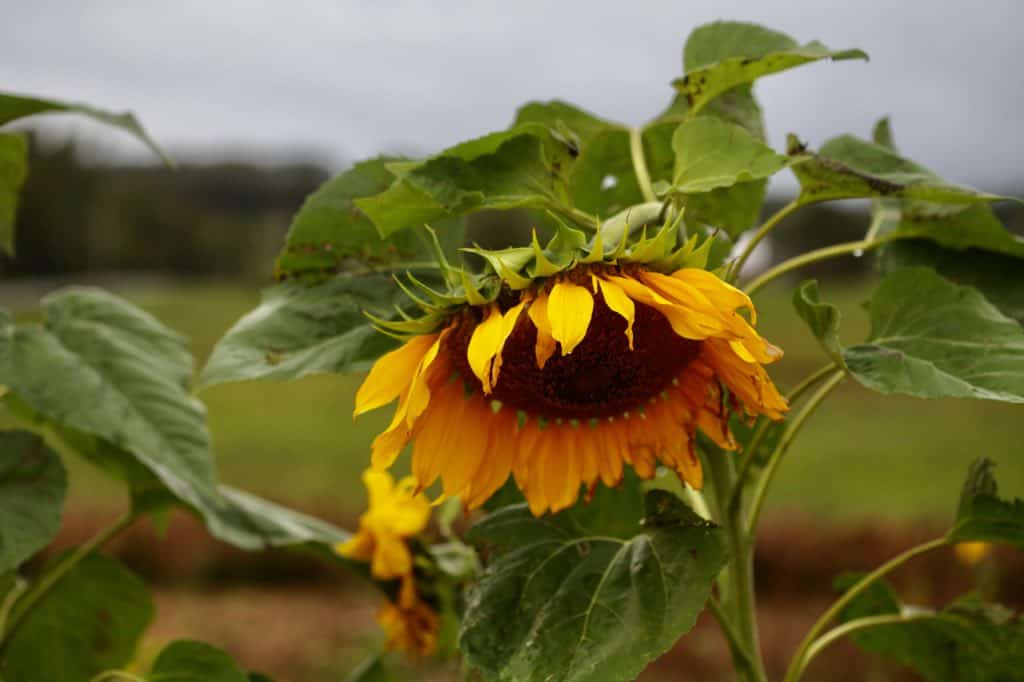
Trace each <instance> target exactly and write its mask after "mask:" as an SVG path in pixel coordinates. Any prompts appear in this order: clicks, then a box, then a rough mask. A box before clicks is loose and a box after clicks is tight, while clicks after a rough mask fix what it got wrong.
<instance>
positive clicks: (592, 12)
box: [0, 0, 1024, 189]
mask: <svg viewBox="0 0 1024 682" xmlns="http://www.w3.org/2000/svg"><path fill="white" fill-rule="evenodd" d="M5 4H6V5H7V6H6V7H5V8H4V14H5V18H4V22H3V24H2V25H0V45H2V46H3V49H2V54H3V56H2V58H0V89H8V90H15V91H21V92H31V93H40V94H50V95H57V96H63V97H65V98H69V99H75V100H81V101H86V102H89V103H92V104H96V105H102V106H106V107H111V108H132V109H134V110H135V111H136V112H137V113H138V114H139V115H140V116H141V117H142V119H143V120H144V122H145V123H146V125H147V126H148V127H149V129H150V131H151V132H152V133H153V135H154V136H155V137H156V138H157V139H158V140H160V141H161V142H163V143H164V144H165V145H166V146H168V147H169V148H171V149H172V151H174V152H176V153H177V154H178V155H179V156H183V157H185V158H194V157H195V156H196V155H202V156H214V155H217V154H219V153H221V152H222V151H224V150H225V149H228V150H230V151H232V152H235V153H244V154H247V155H249V156H256V157H267V156H271V157H287V156H303V155H306V154H312V155H315V156H316V157H317V158H319V159H322V160H326V161H328V162H330V163H332V164H334V165H338V164H340V163H342V162H343V160H344V159H347V158H357V157H363V156H368V155H372V154H374V153H378V152H380V151H386V150H421V151H425V152H426V151H433V150H436V149H439V148H441V147H443V146H446V145H448V144H451V143H454V142H456V141H458V140H460V139H464V138H468V137H473V136H476V135H479V134H483V133H486V132H489V131H491V130H495V129H499V128H503V127H505V126H507V124H508V122H509V121H510V119H511V116H512V113H513V111H514V110H515V108H516V107H517V106H518V105H519V104H521V103H522V102H524V101H527V100H529V99H549V98H553V97H560V98H563V99H567V100H569V101H571V102H573V103H575V104H577V105H580V106H583V107H585V108H587V109H590V110H591V111H594V112H595V113H598V114H600V115H603V116H606V117H609V118H615V119H618V120H621V121H624V122H629V123H639V122H641V121H642V120H644V119H645V118H647V117H649V116H651V115H653V114H654V113H656V112H657V111H658V110H659V109H660V108H661V107H662V106H663V105H664V104H665V102H666V101H667V100H668V98H669V97H670V94H671V93H670V90H669V87H668V82H669V81H670V80H671V79H672V78H673V77H675V76H677V75H679V73H680V70H681V65H680V51H681V46H682V43H683V40H684V39H685V37H686V35H687V34H688V33H689V31H690V30H691V29H692V28H693V27H694V26H696V25H698V24H700V23H704V22H707V21H711V20H714V19H718V18H727V19H745V20H750V21H756V22H759V23H764V24H766V25H769V26H771V27H773V28H777V29H780V30H783V31H786V32H787V33H790V34H791V35H793V36H794V37H795V38H796V39H797V40H800V41H802V42H803V41H807V40H811V39H819V40H821V41H822V42H824V43H826V44H827V45H829V46H831V47H835V48H846V47H861V48H863V49H865V50H866V51H867V52H868V53H870V55H871V57H872V61H871V62H870V63H867V64H865V63H861V62H843V63H835V64H816V65H812V66H809V67H804V68H802V69H799V70H797V71H792V72H789V73H786V74H781V75H777V76H773V77H770V78H768V79H765V80H763V81H761V83H760V84H759V86H758V93H759V95H760V97H761V99H762V103H763V104H764V108H765V110H766V112H767V116H768V126H769V133H770V137H771V140H772V141H773V142H774V143H775V144H776V145H780V144H781V143H782V140H783V138H784V135H785V133H786V132H788V131H794V132H797V133H799V134H800V136H801V137H802V138H804V139H806V140H808V141H810V142H811V143H812V144H815V145H816V144H819V143H820V142H821V141H822V140H823V139H825V138H827V137H829V136H831V135H833V134H838V133H842V132H854V133H858V134H866V133H867V132H868V131H869V130H870V127H871V125H872V123H873V122H874V120H875V119H877V118H878V117H879V116H882V115H885V114H889V115H891V116H892V117H893V124H894V130H895V133H896V135H897V141H898V143H899V144H900V147H901V148H902V150H903V151H904V152H905V153H907V154H908V155H909V156H912V157H913V158H915V159H917V160H919V161H921V162H922V163H925V164H926V165H929V166H931V167H932V168H934V169H935V170H936V171H938V172H939V173H940V174H942V175H944V176H946V177H948V178H949V179H952V180H959V181H964V182H968V183H971V184H975V185H979V186H986V187H989V188H993V189H998V188H999V187H1001V186H1003V185H1004V184H1005V183H1006V182H1007V180H1006V179H1007V178H1012V179H1013V180H1016V179H1018V178H1020V176H1021V171H1020V169H1019V166H1018V160H1019V158H1020V156H1021V154H1020V152H1021V151H1022V144H1021V142H1020V141H1019V139H1020V126H1019V122H1020V120H1021V115H1020V112H1021V111H1022V110H1024V106H1022V105H1024V88H1022V87H1021V85H1022V84H1024V83H1022V82H1024V77H1022V76H1021V65H1022V62H1024V60H1022V57H1024V43H1022V41H1021V39H1020V33H1021V26H1022V19H1024V9H1022V7H1024V6H1022V5H1020V3H1019V1H1017V0H975V1H974V2H971V3H963V2H956V3H954V2H938V1H936V0H930V1H925V0H903V1H902V2H894V1H893V0H857V1H855V2H854V1H850V0H846V1H845V2H833V1H829V2H825V1H822V0H818V1H801V2H775V3H768V2H758V1H757V0H746V1H743V0H732V1H724V0H718V1H716V2H706V1H702V2H684V1H681V0H677V1H676V2H672V3H655V2H642V1H637V0H632V1H628V2H627V1H626V0H618V1H616V2H608V3H604V2H593V1H591V2H587V1H577V0H572V1H569V0H562V1H560V2H547V3H542V2H529V1H518V2H510V1H508V0H506V1H505V2H502V3H497V2H488V1H484V0H478V1H475V2H461V3H455V2H443V1H441V0H433V1H431V2H418V3H414V2H402V1H400V0H383V1H378V2H342V1H340V0H336V1H327V0H324V1H322V2H307V1H302V0H292V1H291V2H286V1H280V2H278V1H271V0H263V1H260V0H247V1H244V2H243V1H237V2H227V1H222V2H214V1H212V0H176V1H175V2H163V1H160V2H157V1H155V0H149V1H146V2H138V1H137V0H96V1H93V2H75V1H73V0H32V1H31V2H29V1H28V0H5ZM68 126H69V127H70V128H71V129H72V130H73V131H75V132H76V133H78V134H82V135H86V134H89V133H90V132H91V130H90V129H89V126H87V125H85V124H82V123H80V122H74V123H71V122H69V123H68ZM103 140H104V143H103V144H104V148H103V149H104V152H107V153H109V154H111V155H125V154H128V155H134V154H135V153H136V152H137V151H138V147H136V146H134V144H133V143H132V142H131V141H129V140H127V139H124V138H121V137H119V136H116V135H107V136H104V138H103Z"/></svg>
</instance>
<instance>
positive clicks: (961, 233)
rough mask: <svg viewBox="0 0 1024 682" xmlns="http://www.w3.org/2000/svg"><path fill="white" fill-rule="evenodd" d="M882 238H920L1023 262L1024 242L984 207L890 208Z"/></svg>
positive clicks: (911, 205)
mask: <svg viewBox="0 0 1024 682" xmlns="http://www.w3.org/2000/svg"><path fill="white" fill-rule="evenodd" d="M888 215H890V216H892V219H891V220H889V221H885V220H883V221H882V224H881V225H880V226H879V231H878V234H879V235H886V234H897V235H901V236H907V237H920V238H922V239H928V240H929V241H932V242H935V243H936V244H939V245H940V246H942V247H944V248H948V249H954V250H964V249H980V250H983V251H990V252H992V253H998V254H1002V255H1004V256H1012V257H1014V258H1021V259H1024V239H1021V238H1019V237H1017V236H1015V235H1013V234H1012V233H1010V232H1009V231H1008V230H1007V229H1006V228H1005V227H1003V224H1002V222H1000V220H999V218H997V217H996V214H995V212H993V210H992V208H991V207H990V206H987V205H985V204H971V205H968V206H964V205H962V204H959V205H957V204H953V205H950V204H936V203H933V202H926V201H905V202H901V205H900V207H899V208H898V209H897V208H896V207H893V206H891V207H889V213H888Z"/></svg>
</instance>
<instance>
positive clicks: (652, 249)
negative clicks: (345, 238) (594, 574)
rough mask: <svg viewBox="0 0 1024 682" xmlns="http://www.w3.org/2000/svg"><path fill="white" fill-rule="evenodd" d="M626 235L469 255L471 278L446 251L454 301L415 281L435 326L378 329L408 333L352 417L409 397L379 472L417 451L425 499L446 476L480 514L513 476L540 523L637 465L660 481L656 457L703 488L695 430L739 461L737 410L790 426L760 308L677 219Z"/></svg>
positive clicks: (387, 437) (384, 437)
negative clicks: (759, 328)
mask: <svg viewBox="0 0 1024 682" xmlns="http://www.w3.org/2000/svg"><path fill="white" fill-rule="evenodd" d="M615 224H616V223H614V221H611V222H610V223H609V225H612V226H614V225H615ZM619 225H620V227H619V228H618V231H616V229H614V227H613V229H608V228H607V227H606V228H605V229H603V230H602V231H599V232H598V233H597V234H596V235H595V236H594V237H593V238H592V239H591V240H590V241H589V242H588V241H587V240H586V239H585V238H584V235H583V234H582V233H580V232H579V231H577V230H573V229H572V228H569V227H567V226H564V225H561V226H559V229H558V231H557V232H556V234H555V236H554V238H553V239H552V240H551V242H550V243H549V244H548V245H547V247H546V248H541V247H540V245H539V243H538V242H537V239H536V236H534V240H533V244H532V245H531V246H530V247H526V248H522V249H506V250H503V251H484V250H482V249H470V251H473V252H474V253H477V254H478V255H480V256H483V258H484V259H485V261H486V263H487V269H486V270H485V272H484V273H481V274H479V275H475V276H470V275H468V274H467V273H466V272H465V271H463V270H460V269H457V268H452V267H451V266H450V265H448V264H447V262H445V261H444V260H443V257H442V256H440V254H439V260H441V263H442V270H443V271H444V272H445V274H446V279H447V280H448V281H449V282H450V287H449V290H448V291H447V292H444V293H440V292H437V291H435V290H434V289H431V288H429V287H427V286H426V285H424V284H422V283H420V282H419V281H418V280H415V279H412V282H413V283H414V284H415V285H417V286H418V287H419V289H420V290H422V291H424V292H426V294H425V296H426V298H425V299H424V298H423V297H422V296H417V295H415V294H413V293H412V292H411V291H409V293H410V294H411V295H414V296H415V299H414V300H416V301H417V302H418V303H419V304H420V306H421V307H422V308H423V310H424V315H423V316H422V317H420V318H413V317H411V316H408V315H406V316H405V317H406V319H404V320H401V321H399V322H387V321H383V320H378V321H377V322H378V325H379V326H380V328H381V329H382V330H383V331H386V332H388V333H392V334H405V335H407V337H408V338H407V339H406V340H405V343H404V344H403V345H402V346H400V347H399V348H397V349H396V350H394V351H392V352H390V353H388V354H386V355H384V356H382V357H381V358H380V359H379V360H378V361H377V362H376V364H375V365H374V366H373V368H372V369H371V371H370V373H369V375H368V376H367V378H366V380H365V382H364V383H363V385H362V386H361V388H360V389H359V392H358V394H357V396H356V407H355V414H356V415H359V414H362V413H364V412H367V411H369V410H372V409H375V408H378V407H381V406H383V405H385V404H387V403H390V402H392V401H394V400H396V399H397V400H398V408H397V410H396V411H395V414H394V418H393V419H392V421H391V424H390V425H389V426H388V428H387V429H386V430H385V431H384V432H383V433H381V434H380V435H379V436H378V437H377V438H376V439H375V440H374V443H373V458H372V464H373V466H374V467H375V468H379V469H381V468H387V467H389V466H390V465H391V464H392V463H393V462H394V461H395V459H396V457H397V456H398V454H399V453H400V452H401V451H402V449H403V448H404V447H405V446H406V445H407V444H408V443H410V442H412V472H413V477H414V478H415V479H416V481H417V486H418V488H419V489H421V490H422V489H424V488H426V487H428V486H431V485H432V484H433V483H434V482H435V481H436V480H437V479H438V478H440V479H441V481H442V487H443V490H444V493H445V495H448V496H455V495H457V496H459V497H460V498H461V499H462V500H463V502H464V503H465V504H466V506H467V507H468V508H470V509H472V508H476V507H479V506H480V505H481V504H483V503H484V502H485V501H486V500H487V499H488V498H489V497H490V496H491V495H492V494H493V493H494V492H495V491H496V490H497V489H498V488H499V487H501V486H502V485H503V484H504V483H505V481H506V480H507V479H508V477H509V476H510V475H511V476H513V477H514V479H515V481H516V483H517V484H518V486H519V488H520V489H521V491H522V492H523V495H524V496H525V498H526V500H527V502H528V503H529V507H530V510H531V511H532V512H533V513H534V514H535V515H538V516H539V515H541V514H543V513H545V512H548V511H551V512H556V511H559V510H561V509H565V508H567V507H570V506H572V505H573V504H574V503H575V502H576V500H577V499H578V497H579V495H580V493H581V489H589V490H592V489H593V487H594V486H595V485H596V484H597V483H598V482H601V483H603V484H605V485H607V486H615V485H617V484H618V483H619V482H620V481H621V480H622V476H623V469H624V467H625V466H630V467H632V468H633V469H634V470H635V471H636V473H637V474H638V475H639V476H640V477H642V478H651V477H652V476H654V474H655V470H656V466H657V464H658V463H659V462H660V463H662V464H664V465H665V466H667V467H669V468H671V469H672V470H673V471H675V472H676V473H677V474H678V476H679V477H680V478H681V479H682V480H683V481H685V482H686V483H688V484H689V485H690V486H692V487H693V488H696V489H700V488H701V487H702V482H703V477H702V473H701V464H700V460H699V459H698V457H697V455H696V453H695V449H694V439H695V432H696V429H697V428H700V429H701V430H702V431H703V432H704V433H705V434H707V435H708V436H709V437H710V438H711V439H713V440H714V441H715V442H716V443H717V444H718V445H720V446H721V447H723V448H726V449H735V447H736V443H735V441H734V439H733V437H732V435H731V434H730V432H729V426H728V422H729V419H730V416H731V415H732V414H733V413H738V412H742V413H745V414H746V415H747V416H748V417H751V418H753V417H755V416H758V415H765V416H767V417H769V418H772V419H780V418H781V417H782V415H783V413H784V412H785V411H786V410H787V405H786V402H785V400H784V399H783V398H782V397H781V396H780V395H779V393H778V391H777V390H776V388H775V386H774V384H773V383H772V381H771V379H770V378H769V377H768V375H767V373H766V372H765V370H764V367H763V365H764V364H767V363H770V362H773V361H775V360H777V359H778V358H779V357H781V355H782V353H781V351H780V350H779V349H778V348H776V347H775V346H772V345H771V344H770V343H768V342H766V341H765V340H764V339H762V338H761V337H760V336H759V335H758V334H757V332H756V331H755V330H754V327H753V323H755V322H756V313H755V311H754V306H753V304H752V303H751V301H750V299H749V297H747V296H746V295H745V294H744V293H743V292H741V291H739V290H737V289H736V288H734V287H732V286H730V285H729V284H727V283H725V282H724V281H722V280H721V279H719V277H717V276H716V275H715V274H714V273H712V272H709V271H707V270H705V269H704V264H705V263H706V259H707V250H708V246H709V242H705V243H704V244H703V245H702V246H700V247H698V246H697V240H696V237H693V238H691V239H689V240H687V241H686V242H685V243H684V244H683V245H682V246H679V247H678V248H676V244H677V242H678V238H677V234H678V222H677V223H675V224H671V225H665V226H663V227H662V228H661V229H659V230H658V231H657V232H656V234H654V236H652V237H648V236H647V234H646V231H645V232H644V233H643V234H642V235H641V236H640V237H639V238H637V239H633V240H631V239H630V230H629V229H628V227H625V228H623V227H621V223H620V224H619ZM616 237H618V238H617V239H616ZM613 240H615V241H613ZM609 243H612V244H615V243H617V246H615V247H613V248H611V249H606V248H605V247H604V245H605V244H609ZM744 309H745V310H746V311H747V312H748V315H749V321H748V318H747V317H744V315H743V314H741V312H740V311H741V310H744Z"/></svg>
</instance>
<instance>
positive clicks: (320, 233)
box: [276, 157, 423, 278]
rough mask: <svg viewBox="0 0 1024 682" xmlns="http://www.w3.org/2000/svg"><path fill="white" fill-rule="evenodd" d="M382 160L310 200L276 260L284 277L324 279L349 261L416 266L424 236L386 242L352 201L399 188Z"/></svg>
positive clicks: (319, 191)
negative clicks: (411, 263) (394, 186)
mask: <svg viewBox="0 0 1024 682" xmlns="http://www.w3.org/2000/svg"><path fill="white" fill-rule="evenodd" d="M398 160H399V159H395V158H387V157H380V158H376V159H371V160H369V161H363V162H362V163H357V164H356V165H354V166H353V167H352V168H350V169H348V170H347V171H345V172H344V173H341V174H339V175H336V176H335V177H333V178H331V179H330V180H328V181H327V182H325V183H324V184H323V185H321V186H320V188H319V189H317V191H315V192H314V193H313V194H311V195H310V196H309V197H308V198H307V199H306V201H305V203H304V204H303V205H302V208H300V209H299V212H298V213H296V214H295V217H294V218H293V219H292V224H291V227H290V228H289V229H288V237H287V240H286V242H285V247H284V250H283V251H282V252H281V255H280V256H278V258H277V264H276V270H277V275H278V276H279V277H294V276H309V277H314V278H323V277H327V276H330V275H333V274H335V273H336V272H338V270H339V269H340V268H341V267H342V265H343V264H344V262H345V261H346V260H348V259H353V258H354V259H358V260H361V261H363V262H374V261H395V260H412V259H413V258H414V257H416V255H417V254H418V253H419V252H420V251H421V249H422V246H423V244H422V240H421V235H419V234H417V233H415V232H412V231H409V232H400V233H398V234H396V235H393V236H392V237H391V238H389V239H382V238H381V236H380V233H378V232H377V229H376V228H375V227H374V225H373V223H372V222H370V219H369V218H367V217H366V216H365V215H364V214H363V212H362V211H360V210H359V208H357V207H356V205H355V204H354V203H353V201H354V200H355V199H357V198H359V197H366V196H371V195H374V194H379V193H380V192H383V191H384V190H386V189H387V188H388V187H390V186H391V183H392V182H394V180H395V176H394V174H393V173H392V172H391V171H389V170H388V168H387V166H388V164H389V163H391V162H394V161H398Z"/></svg>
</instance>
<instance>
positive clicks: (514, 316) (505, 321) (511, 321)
mask: <svg viewBox="0 0 1024 682" xmlns="http://www.w3.org/2000/svg"><path fill="white" fill-rule="evenodd" d="M525 307H526V302H525V301H524V302H522V303H519V304H517V305H514V306H512V307H511V308H509V309H508V310H507V311H506V312H505V314H504V315H502V317H501V339H499V341H498V347H497V349H496V350H495V352H494V361H493V363H492V364H491V386H492V387H494V386H497V385H498V375H499V374H500V373H501V351H502V350H503V349H504V348H505V342H506V341H508V337H509V336H511V335H512V332H513V331H514V330H515V328H516V323H517V322H518V321H519V315H520V314H521V313H522V312H523V308H525Z"/></svg>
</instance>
